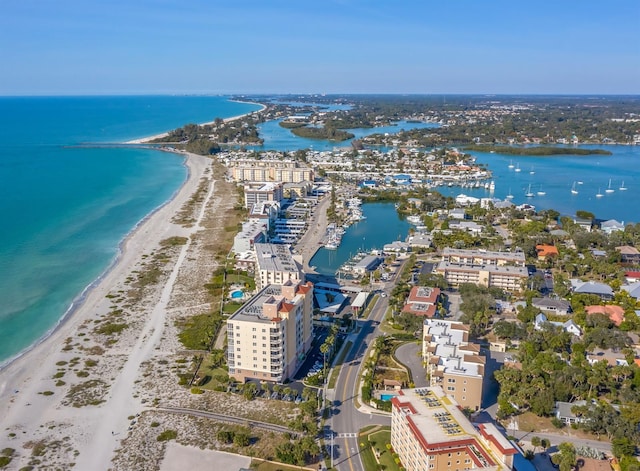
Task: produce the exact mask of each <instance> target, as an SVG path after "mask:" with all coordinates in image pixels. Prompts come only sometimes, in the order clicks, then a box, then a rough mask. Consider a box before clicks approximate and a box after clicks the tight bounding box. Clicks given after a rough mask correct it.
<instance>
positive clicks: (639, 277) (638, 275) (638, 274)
mask: <svg viewBox="0 0 640 471" xmlns="http://www.w3.org/2000/svg"><path fill="white" fill-rule="evenodd" d="M624 277H625V278H626V279H627V282H628V283H634V282H636V281H640V271H626V272H624Z"/></svg>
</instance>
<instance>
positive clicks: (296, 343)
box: [227, 280, 313, 383]
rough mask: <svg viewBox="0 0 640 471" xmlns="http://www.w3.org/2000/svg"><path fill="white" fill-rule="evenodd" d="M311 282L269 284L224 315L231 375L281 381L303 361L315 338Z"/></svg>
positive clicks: (245, 378)
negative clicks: (227, 316)
mask: <svg viewBox="0 0 640 471" xmlns="http://www.w3.org/2000/svg"><path fill="white" fill-rule="evenodd" d="M312 314H313V285H312V284H311V283H309V282H307V283H302V282H294V281H291V280H289V281H287V282H285V283H283V284H282V285H267V286H265V287H264V288H262V289H261V290H260V291H258V293H257V294H256V295H255V296H254V297H253V298H251V299H250V300H249V301H247V302H246V303H245V304H244V305H243V306H242V307H241V308H240V309H238V310H237V311H236V312H235V313H234V314H233V315H232V316H231V317H230V318H229V319H228V320H227V362H228V365H229V376H231V377H233V378H235V379H236V380H239V381H246V380H248V379H256V380H260V381H270V382H275V383H282V382H284V381H285V380H287V379H288V378H290V377H292V376H293V375H294V374H295V373H296V371H297V370H298V368H300V366H301V365H302V363H303V362H304V359H305V357H306V355H307V353H308V351H309V350H310V348H311V340H312V339H313V326H312V322H311V320H312Z"/></svg>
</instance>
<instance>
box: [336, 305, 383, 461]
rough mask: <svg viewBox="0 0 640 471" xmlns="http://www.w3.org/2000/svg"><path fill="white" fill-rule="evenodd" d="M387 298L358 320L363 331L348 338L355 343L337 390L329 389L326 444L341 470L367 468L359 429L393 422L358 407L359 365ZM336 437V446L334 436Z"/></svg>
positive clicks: (337, 384)
mask: <svg viewBox="0 0 640 471" xmlns="http://www.w3.org/2000/svg"><path fill="white" fill-rule="evenodd" d="M388 299H389V298H388V297H384V298H383V297H380V298H378V302H377V303H376V305H375V306H374V308H373V310H372V311H371V314H370V316H369V319H368V320H360V321H358V323H359V327H360V330H359V331H358V333H357V334H354V335H352V336H350V337H349V338H348V339H347V340H351V341H352V342H353V346H352V347H351V349H350V351H349V352H348V353H347V355H346V356H345V360H344V363H343V364H342V368H341V370H340V375H339V377H338V381H337V382H336V386H335V389H333V390H329V391H327V400H329V401H332V408H331V418H330V419H329V421H328V422H327V423H328V424H329V425H328V426H327V427H326V429H325V444H327V445H328V446H329V447H330V448H331V450H332V454H333V466H334V467H335V468H336V469H338V470H340V471H347V470H348V471H361V470H362V471H364V467H363V466H362V462H361V459H360V452H359V446H358V431H359V430H360V429H361V428H363V427H365V426H367V425H373V424H379V425H390V424H391V418H390V417H389V416H388V415H379V414H376V413H373V412H372V413H364V412H360V411H359V410H358V409H357V408H356V405H357V404H356V397H357V395H358V388H359V385H358V384H357V380H358V373H359V370H360V365H361V363H362V362H363V361H364V358H365V354H366V351H367V349H368V348H369V346H370V345H371V344H372V342H373V341H374V340H375V338H376V337H377V334H376V330H377V326H378V325H379V323H380V322H382V320H383V318H384V314H385V312H386V310H387V307H388ZM332 436H333V446H332V439H331V437H332Z"/></svg>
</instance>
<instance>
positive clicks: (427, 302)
mask: <svg viewBox="0 0 640 471" xmlns="http://www.w3.org/2000/svg"><path fill="white" fill-rule="evenodd" d="M439 301H440V288H430V287H427V286H414V287H413V288H411V291H410V292H409V296H408V297H407V302H406V303H405V305H404V307H403V308H402V312H410V313H411V314H415V315H416V316H424V317H433V316H435V315H436V312H437V305H438V302H439Z"/></svg>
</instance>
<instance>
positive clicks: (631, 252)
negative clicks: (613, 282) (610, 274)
mask: <svg viewBox="0 0 640 471" xmlns="http://www.w3.org/2000/svg"><path fill="white" fill-rule="evenodd" d="M616 250H617V251H618V252H620V258H621V260H622V263H632V264H638V263H640V251H638V249H636V248H635V247H633V246H632V245H621V246H620V247H616Z"/></svg>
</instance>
